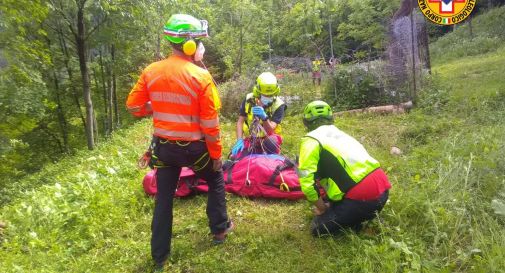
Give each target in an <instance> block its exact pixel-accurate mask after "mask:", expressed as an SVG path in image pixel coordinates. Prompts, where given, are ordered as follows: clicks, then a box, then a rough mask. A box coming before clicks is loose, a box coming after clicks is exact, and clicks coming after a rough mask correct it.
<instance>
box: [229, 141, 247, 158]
mask: <svg viewBox="0 0 505 273" xmlns="http://www.w3.org/2000/svg"><path fill="white" fill-rule="evenodd" d="M242 150H244V140H243V139H242V138H239V139H237V142H235V145H233V148H231V155H232V156H236V155H237V154H238V153H240V152H242Z"/></svg>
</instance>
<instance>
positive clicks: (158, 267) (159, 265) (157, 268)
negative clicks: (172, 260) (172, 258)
mask: <svg viewBox="0 0 505 273" xmlns="http://www.w3.org/2000/svg"><path fill="white" fill-rule="evenodd" d="M167 259H168V257H167V258H165V259H163V261H162V262H156V261H155V262H154V270H153V272H154V273H159V272H164V271H165V264H166V263H167Z"/></svg>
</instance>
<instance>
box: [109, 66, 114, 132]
mask: <svg viewBox="0 0 505 273" xmlns="http://www.w3.org/2000/svg"><path fill="white" fill-rule="evenodd" d="M110 66H111V65H110V64H109V65H108V66H107V78H108V80H109V84H108V88H109V89H108V93H107V124H108V125H109V128H108V129H109V131H108V135H110V134H111V133H112V131H113V127H114V121H113V117H114V116H113V114H112V107H113V103H112V97H113V96H114V94H113V93H114V87H113V85H114V84H113V80H112V69H111V67H110Z"/></svg>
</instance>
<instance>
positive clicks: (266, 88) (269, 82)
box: [253, 72, 281, 98]
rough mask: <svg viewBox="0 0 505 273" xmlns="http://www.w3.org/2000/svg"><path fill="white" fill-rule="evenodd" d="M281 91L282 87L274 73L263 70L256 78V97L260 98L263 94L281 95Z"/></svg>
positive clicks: (270, 95) (254, 93) (269, 95)
mask: <svg viewBox="0 0 505 273" xmlns="http://www.w3.org/2000/svg"><path fill="white" fill-rule="evenodd" d="M280 92H281V88H280V87H279V85H278V84H277V78H276V77H275V75H274V74H272V73H270V72H263V73H261V74H260V75H259V76H258V78H257V79H256V85H255V86H254V88H253V95H254V97H256V98H259V97H260V96H261V95H264V96H268V97H273V96H277V95H279V93H280Z"/></svg>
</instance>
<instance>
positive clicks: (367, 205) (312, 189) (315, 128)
mask: <svg viewBox="0 0 505 273" xmlns="http://www.w3.org/2000/svg"><path fill="white" fill-rule="evenodd" d="M303 124H304V125H305V127H306V128H307V129H308V131H309V133H308V134H306V135H305V136H304V137H303V138H302V140H301V145H300V159H299V168H298V170H299V177H300V186H301V189H302V191H303V193H304V194H305V197H306V198H307V199H308V201H310V202H312V203H313V204H314V205H315V209H314V214H315V215H316V216H315V218H314V220H313V222H312V226H311V231H312V234H313V235H314V236H319V235H323V234H337V233H339V232H340V231H342V229H344V228H351V229H354V230H356V231H358V230H360V229H361V228H362V223H363V222H364V221H366V220H371V219H373V218H374V217H375V216H376V213H378V212H380V211H381V210H382V208H383V207H384V205H385V204H386V201H387V199H388V193H389V189H390V188H391V184H390V183H389V181H388V178H387V176H386V174H385V173H384V172H383V171H382V169H381V168H380V164H379V162H377V160H375V159H374V158H372V157H371V156H370V155H369V154H368V153H367V151H366V150H365V148H364V147H363V145H361V144H360V143H359V142H358V141H357V140H355V139H354V138H353V137H351V136H349V135H348V134H346V133H344V132H342V131H340V130H339V129H338V128H337V127H335V126H334V125H333V115H332V111H331V108H330V106H329V105H328V104H327V103H325V102H323V101H313V102H311V103H309V104H308V105H307V106H306V107H305V109H304V110H303ZM317 181H319V184H320V185H321V186H322V187H323V188H324V190H325V191H326V195H327V198H328V201H329V203H326V202H325V200H324V199H323V198H322V197H321V196H320V192H319V190H318V187H317V185H316V182H317Z"/></svg>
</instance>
